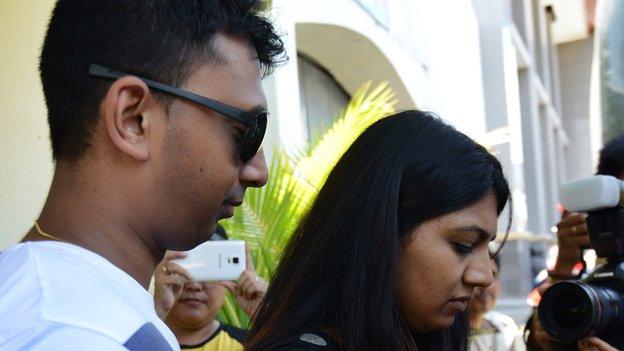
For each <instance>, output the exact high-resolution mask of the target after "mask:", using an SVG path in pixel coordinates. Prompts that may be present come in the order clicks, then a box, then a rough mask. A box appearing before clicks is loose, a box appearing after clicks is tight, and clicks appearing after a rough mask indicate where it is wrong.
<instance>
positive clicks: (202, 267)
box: [174, 240, 246, 282]
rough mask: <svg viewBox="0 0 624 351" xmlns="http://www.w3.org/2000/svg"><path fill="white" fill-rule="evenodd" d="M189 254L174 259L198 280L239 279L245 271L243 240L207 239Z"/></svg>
mask: <svg viewBox="0 0 624 351" xmlns="http://www.w3.org/2000/svg"><path fill="white" fill-rule="evenodd" d="M186 253H187V254H188V256H187V257H186V258H182V259H179V260H174V262H176V263H177V264H179V265H180V266H181V267H182V268H184V269H186V270H187V271H188V272H189V274H190V276H191V278H193V280H195V281H198V282H203V281H220V280H237V279H238V277H239V276H240V275H241V274H242V273H243V272H244V271H245V267H246V260H245V258H246V256H245V242H244V241H242V240H219V241H206V242H205V243H203V244H201V245H198V246H197V247H195V248H194V249H192V250H190V251H186Z"/></svg>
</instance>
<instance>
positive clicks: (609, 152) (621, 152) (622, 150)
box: [596, 134, 624, 178]
mask: <svg viewBox="0 0 624 351" xmlns="http://www.w3.org/2000/svg"><path fill="white" fill-rule="evenodd" d="M623 173H624V134H621V135H618V136H617V137H615V138H613V139H611V140H610V141H609V142H608V143H607V145H605V146H604V147H603V148H602V150H600V158H599V160H598V172H597V173H596V174H602V175H610V176H614V177H616V178H619V177H620V176H621V175H622V174H623Z"/></svg>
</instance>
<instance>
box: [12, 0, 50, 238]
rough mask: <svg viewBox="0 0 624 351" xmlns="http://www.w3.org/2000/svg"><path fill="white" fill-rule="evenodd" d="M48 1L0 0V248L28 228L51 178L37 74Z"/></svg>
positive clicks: (48, 149)
mask: <svg viewBox="0 0 624 351" xmlns="http://www.w3.org/2000/svg"><path fill="white" fill-rule="evenodd" d="M52 6H53V1H52V0H29V1H23V0H3V1H1V2H0V48H2V49H0V77H1V78H0V250H3V249H5V248H7V247H8V246H9V245H11V244H13V243H15V242H17V241H18V240H19V239H20V238H21V237H22V236H23V234H24V233H25V232H26V231H27V230H28V228H30V226H32V222H33V220H34V219H35V218H36V217H37V215H38V213H39V211H40V209H41V207H42V205H43V201H44V199H45V196H46V194H47V191H48V187H49V185H50V181H51V179H52V170H53V165H52V161H51V159H52V158H51V152H50V146H49V139H48V126H47V122H46V109H45V103H44V100H43V92H42V91H41V84H40V83H39V77H38V73H37V64H38V57H39V51H40V48H41V42H42V40H43V36H44V33H45V28H46V25H47V22H48V18H49V15H50V12H51V10H52Z"/></svg>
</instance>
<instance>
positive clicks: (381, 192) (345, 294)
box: [246, 111, 509, 351]
mask: <svg viewBox="0 0 624 351" xmlns="http://www.w3.org/2000/svg"><path fill="white" fill-rule="evenodd" d="M491 192H493V193H494V194H495V195H496V198H497V202H498V208H497V212H498V213H499V214H500V212H501V211H502V210H503V208H504V206H505V204H506V203H507V201H508V199H509V188H508V185H507V182H506V181H505V179H504V177H503V173H502V170H501V165H500V163H499V162H498V161H497V160H496V159H495V158H494V157H493V156H492V155H490V154H489V153H488V152H487V150H485V149H484V148H483V147H482V146H480V145H478V144H477V143H475V142H474V141H473V140H471V139H470V138H468V137H467V136H465V135H464V134H462V133H460V132H458V131H457V130H455V129H454V128H452V127H450V126H448V125H447V124H445V123H444V122H442V121H441V120H440V119H439V118H437V117H435V116H433V115H431V114H429V113H426V112H421V111H406V112H402V113H399V114H397V115H394V116H391V117H387V118H384V119H382V120H380V121H378V122H376V123H374V124H373V125H372V126H370V127H369V128H368V129H367V130H366V131H365V132H364V133H363V134H362V135H361V136H360V137H359V138H358V139H357V140H356V141H355V143H353V145H351V147H350V148H349V149H348V150H347V152H346V153H345V154H344V155H343V156H342V158H341V159H340V161H339V162H338V163H337V164H336V166H335V167H334V169H333V170H332V171H331V173H330V175H329V176H328V178H327V181H326V182H325V185H324V186H323V188H322V189H321V190H320V191H319V193H318V196H317V198H316V200H315V201H314V203H313V204H312V205H311V207H310V209H309V211H308V214H307V215H306V217H305V218H304V219H303V220H302V221H301V223H300V224H299V226H298V227H297V229H296V230H295V232H294V233H293V236H292V238H291V240H290V242H289V244H288V246H287V248H286V249H285V252H284V254H283V256H282V259H281V261H280V264H279V267H278V269H277V272H276V274H275V276H274V277H273V280H272V281H271V285H270V288H269V291H268V293H267V296H266V298H265V299H264V302H263V304H262V306H261V307H260V309H259V310H258V312H257V314H256V316H255V317H254V319H253V325H252V328H251V330H250V338H249V342H248V344H247V348H246V350H249V351H267V350H271V349H273V348H275V346H277V345H279V344H280V343H282V342H284V340H285V339H287V338H291V339H292V338H293V337H296V336H297V335H298V333H301V332H305V331H309V330H313V329H315V328H322V329H323V330H327V331H330V333H331V335H332V336H334V337H336V339H337V340H338V341H339V343H340V344H341V346H342V347H343V348H344V349H345V350H392V351H397V350H417V349H420V350H454V351H455V350H466V349H467V342H468V336H467V333H468V332H467V330H468V327H467V322H466V318H465V315H463V314H460V315H458V316H457V318H456V320H455V323H454V324H453V326H451V327H450V328H448V329H447V330H444V331H440V332H432V333H427V334H415V333H413V332H412V331H410V330H409V329H408V326H407V323H406V321H405V319H404V317H403V316H402V315H401V312H400V311H399V309H398V307H397V306H398V305H397V299H396V296H395V289H396V270H397V264H398V262H399V258H400V252H401V250H400V249H401V246H402V245H403V243H404V242H405V239H406V238H407V237H408V236H409V235H408V234H410V233H411V232H412V231H413V230H414V228H415V227H416V226H418V225H419V224H420V223H423V222H424V221H426V220H429V219H432V218H436V217H439V216H442V215H444V214H448V213H451V212H454V211H457V210H460V209H462V208H465V207H467V206H469V205H471V204H473V203H475V202H476V201H478V200H480V199H482V198H483V197H485V196H486V195H488V194H489V193H491Z"/></svg>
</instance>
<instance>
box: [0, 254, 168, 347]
mask: <svg viewBox="0 0 624 351" xmlns="http://www.w3.org/2000/svg"><path fill="white" fill-rule="evenodd" d="M0 295H1V296H2V297H3V298H2V299H0V335H3V336H4V337H5V338H7V339H11V338H16V339H20V338H27V339H32V338H33V336H29V335H28V334H30V333H32V331H33V326H37V325H42V324H46V323H48V324H50V325H55V326H57V327H59V328H65V329H66V330H68V331H71V330H78V331H79V330H88V331H91V332H93V333H95V334H101V335H104V336H106V337H110V338H111V339H112V340H115V341H117V342H118V343H120V344H124V343H125V342H126V341H129V340H131V338H132V337H133V336H136V335H139V336H140V335H145V332H149V331H150V330H151V329H156V330H159V331H160V333H159V334H161V335H164V337H163V338H165V340H168V343H169V344H171V345H176V343H175V338H174V336H173V334H171V332H170V331H169V330H168V329H167V327H166V326H165V325H164V324H163V323H162V321H160V320H159V319H158V317H157V316H156V314H155V312H154V308H153V301H152V298H151V295H150V294H149V293H148V292H147V291H145V289H143V288H142V287H141V286H140V285H139V284H138V283H137V282H136V281H134V280H132V278H131V277H130V276H128V275H127V274H125V273H124V272H122V271H121V270H119V269H118V268H117V267H115V266H113V265H112V264H111V263H110V262H108V261H106V260H105V259H104V258H102V257H100V256H98V255H97V254H95V253H92V252H90V251H87V250H85V249H82V248H78V247H75V246H73V245H69V244H65V245H63V244H61V243H51V242H37V243H24V244H19V245H16V246H15V247H13V248H11V249H9V250H7V251H6V252H4V253H2V254H1V255H0ZM146 324H147V325H151V327H153V328H150V327H145V325H146ZM141 328H148V329H143V332H142V333H139V334H136V333H138V332H140V331H141V330H142V329H141ZM1 341H2V339H1V337H0V344H1Z"/></svg>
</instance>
